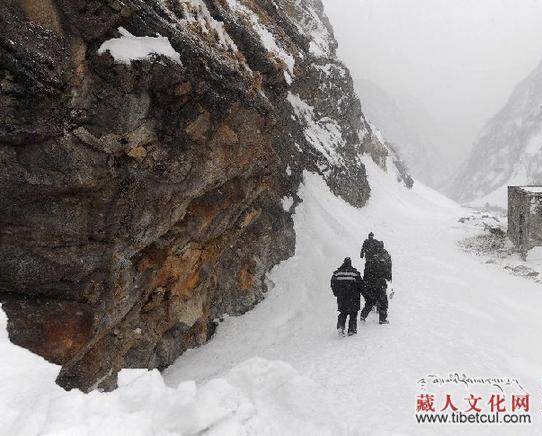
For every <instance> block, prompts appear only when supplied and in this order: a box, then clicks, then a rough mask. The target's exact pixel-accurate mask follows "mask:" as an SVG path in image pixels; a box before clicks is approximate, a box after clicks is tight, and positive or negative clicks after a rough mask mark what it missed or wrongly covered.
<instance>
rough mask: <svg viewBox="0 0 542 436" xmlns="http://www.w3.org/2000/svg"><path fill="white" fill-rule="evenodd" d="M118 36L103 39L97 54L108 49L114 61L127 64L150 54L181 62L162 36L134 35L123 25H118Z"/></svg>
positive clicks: (177, 54)
mask: <svg viewBox="0 0 542 436" xmlns="http://www.w3.org/2000/svg"><path fill="white" fill-rule="evenodd" d="M119 33H120V34H121V37H120V38H113V39H109V40H107V41H105V42H104V43H103V44H102V45H101V46H100V48H99V49H98V54H102V53H105V52H106V51H108V52H109V53H110V54H111V56H113V58H114V59H115V62H118V63H123V64H129V63H130V62H131V61H133V60H141V59H145V58H147V57H149V56H150V55H151V54H158V55H164V56H166V57H168V58H170V59H171V60H173V61H175V62H177V63H178V64H180V63H181V58H180V56H179V53H177V52H176V51H175V49H174V48H173V47H172V46H171V43H170V42H169V40H168V39H167V38H166V37H164V36H156V37H152V36H134V35H132V34H131V33H130V32H128V31H127V30H126V29H124V28H123V27H119Z"/></svg>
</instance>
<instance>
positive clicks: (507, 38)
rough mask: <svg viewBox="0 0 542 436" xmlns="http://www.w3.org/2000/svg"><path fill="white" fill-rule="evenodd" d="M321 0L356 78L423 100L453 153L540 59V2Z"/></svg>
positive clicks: (467, 144) (463, 146)
mask: <svg viewBox="0 0 542 436" xmlns="http://www.w3.org/2000/svg"><path fill="white" fill-rule="evenodd" d="M323 1H324V4H325V7H326V13H327V15H328V17H329V18H330V21H331V23H332V25H333V27H334V29H335V36H336V38H337V40H338V42H339V57H340V58H341V59H342V60H343V61H345V62H346V64H347V66H348V67H349V68H350V69H351V70H352V73H353V75H354V76H358V77H360V78H364V79H368V80H371V81H373V82H375V83H376V84H378V85H379V86H380V87H381V88H383V89H384V90H386V91H387V92H388V93H390V94H391V95H392V96H395V97H398V96H401V95H412V96H414V97H416V98H417V99H418V100H420V101H421V102H422V103H423V104H424V105H425V106H426V108H427V109H428V111H429V112H430V113H431V114H432V116H433V117H434V119H435V121H436V123H437V124H438V126H437V127H439V128H441V129H442V130H443V135H442V137H443V138H442V143H441V144H440V147H443V148H446V149H447V150H456V152H455V153H454V154H455V155H458V156H465V153H466V152H467V149H469V148H470V146H471V145H472V142H473V140H474V137H475V136H476V134H477V133H478V131H479V130H480V129H481V128H482V126H483V124H484V123H485V121H486V120H487V119H488V118H490V117H491V116H492V115H493V114H494V113H495V112H496V111H498V110H499V109H500V108H501V107H502V106H503V105H504V104H505V102H506V100H507V98H508V97H509V95H510V94H511V92H512V90H513V88H514V87H515V85H516V84H517V83H518V82H519V81H520V80H521V79H523V78H524V77H525V76H527V74H529V72H530V71H531V70H532V69H534V67H535V66H536V65H537V64H538V63H539V62H540V61H542V0H323ZM454 163H455V162H454Z"/></svg>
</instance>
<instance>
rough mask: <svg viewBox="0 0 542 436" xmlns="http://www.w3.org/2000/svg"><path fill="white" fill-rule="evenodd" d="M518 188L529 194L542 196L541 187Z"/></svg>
mask: <svg viewBox="0 0 542 436" xmlns="http://www.w3.org/2000/svg"><path fill="white" fill-rule="evenodd" d="M518 188H520V189H523V190H524V191H527V192H529V193H533V194H542V186H518Z"/></svg>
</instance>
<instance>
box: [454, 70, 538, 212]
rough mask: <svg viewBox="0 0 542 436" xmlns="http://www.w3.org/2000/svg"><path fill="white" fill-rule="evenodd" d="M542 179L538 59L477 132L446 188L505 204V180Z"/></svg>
mask: <svg viewBox="0 0 542 436" xmlns="http://www.w3.org/2000/svg"><path fill="white" fill-rule="evenodd" d="M541 183H542V63H540V64H539V65H538V67H537V68H535V70H534V71H533V72H532V73H531V74H530V75H529V76H528V77H526V78H525V79H524V80H523V81H522V82H521V83H519V84H518V86H517V87H516V89H515V90H514V92H513V93H512V95H511V96H510V99H509V100H508V102H507V104H506V105H505V107H504V108H503V109H502V110H501V111H500V112H499V113H497V114H496V115H495V116H494V117H493V118H492V119H491V120H489V122H488V123H487V125H486V126H485V127H484V129H483V130H482V131H481V132H480V134H479V135H478V138H477V140H476V142H475V144H474V148H473V151H472V153H471V155H470V156H469V158H468V159H467V161H466V162H465V163H464V164H463V166H462V167H461V168H460V170H459V172H458V174H457V175H456V176H455V177H454V178H453V180H452V181H451V182H450V183H449V184H448V185H447V186H446V191H447V193H448V194H450V195H451V196H453V197H454V198H456V199H457V200H459V201H461V202H463V203H467V202H472V201H473V200H474V201H475V204H476V205H478V204H479V205H485V204H489V205H490V206H497V207H500V208H506V205H507V192H508V191H507V186H508V185H537V184H541Z"/></svg>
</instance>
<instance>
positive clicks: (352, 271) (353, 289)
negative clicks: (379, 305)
mask: <svg viewBox="0 0 542 436" xmlns="http://www.w3.org/2000/svg"><path fill="white" fill-rule="evenodd" d="M362 288H363V280H362V278H361V275H360V273H359V271H358V270H357V269H356V268H354V267H353V266H352V261H351V259H350V258H349V257H347V258H346V259H344V262H343V264H342V265H341V266H340V267H339V269H337V270H336V271H335V272H334V273H333V276H332V277H331V289H332V290H333V295H335V297H337V310H338V311H339V317H338V319H337V331H338V332H339V334H340V335H344V328H345V325H346V318H347V317H350V319H349V321H348V335H349V336H350V335H355V334H356V333H357V327H358V326H357V317H358V311H359V309H360V295H361V291H362Z"/></svg>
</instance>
